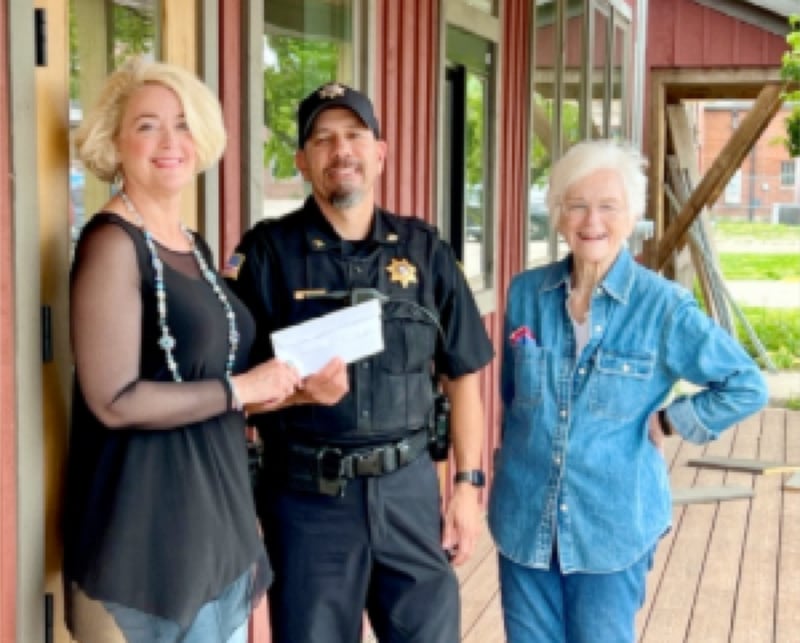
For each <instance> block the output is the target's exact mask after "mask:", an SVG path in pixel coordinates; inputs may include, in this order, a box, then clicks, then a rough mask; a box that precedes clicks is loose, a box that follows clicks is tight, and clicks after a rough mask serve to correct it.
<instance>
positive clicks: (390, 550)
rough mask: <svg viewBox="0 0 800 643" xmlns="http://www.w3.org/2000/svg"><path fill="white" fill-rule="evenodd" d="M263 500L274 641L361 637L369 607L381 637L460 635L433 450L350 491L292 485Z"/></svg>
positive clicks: (344, 642)
mask: <svg viewBox="0 0 800 643" xmlns="http://www.w3.org/2000/svg"><path fill="white" fill-rule="evenodd" d="M260 505H261V506H260V509H261V515H262V521H263V522H264V532H265V537H266V540H267V546H268V548H269V554H270V558H271V560H272V565H273V567H274V568H275V582H274V584H273V586H272V588H271V589H270V594H269V596H270V612H271V618H272V636H273V642H274V643H358V642H359V641H360V640H361V633H362V632H361V630H362V628H361V625H362V615H363V611H364V608H365V607H366V609H367V611H368V614H369V618H370V622H371V624H372V627H373V630H374V632H375V634H376V635H377V637H378V640H379V641H380V642H381V643H400V642H401V641H402V642H403V643H456V642H457V641H458V640H459V622H460V606H459V597H458V583H457V581H456V578H455V575H454V574H453V570H452V568H451V567H450V564H449V563H448V562H447V559H446V557H445V556H444V553H443V552H442V547H441V513H440V504H439V483H438V480H437V477H436V472H435V470H434V467H433V464H432V463H431V460H430V458H429V457H428V456H427V454H424V455H423V456H421V457H420V458H417V460H415V461H414V462H412V463H411V464H409V465H408V466H406V467H404V468H402V469H399V470H397V471H395V472H393V473H391V474H388V475H384V476H381V477H378V478H360V479H356V480H350V481H349V482H348V486H347V491H346V493H345V495H344V497H343V498H332V497H328V496H321V495H313V494H305V493H295V492H284V493H273V494H271V495H270V496H268V497H262V498H261V502H260Z"/></svg>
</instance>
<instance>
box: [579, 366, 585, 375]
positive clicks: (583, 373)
mask: <svg viewBox="0 0 800 643" xmlns="http://www.w3.org/2000/svg"><path fill="white" fill-rule="evenodd" d="M578 375H586V369H585V368H583V366H581V367H580V368H579V369H578Z"/></svg>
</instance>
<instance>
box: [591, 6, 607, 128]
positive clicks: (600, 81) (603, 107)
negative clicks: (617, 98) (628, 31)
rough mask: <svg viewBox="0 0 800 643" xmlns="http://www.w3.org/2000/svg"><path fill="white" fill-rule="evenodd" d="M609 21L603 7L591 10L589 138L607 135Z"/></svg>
mask: <svg viewBox="0 0 800 643" xmlns="http://www.w3.org/2000/svg"><path fill="white" fill-rule="evenodd" d="M610 25H611V21H610V19H609V16H608V11H607V9H606V8H605V7H602V6H598V7H596V8H595V9H594V11H593V12H592V41H591V46H592V52H591V59H590V61H589V65H590V71H589V78H588V83H589V138H606V137H607V136H608V116H609V114H608V104H607V101H606V97H607V95H608V90H609V88H608V83H607V82H606V69H607V68H608V65H607V58H608V52H609V46H608V32H609V27H610Z"/></svg>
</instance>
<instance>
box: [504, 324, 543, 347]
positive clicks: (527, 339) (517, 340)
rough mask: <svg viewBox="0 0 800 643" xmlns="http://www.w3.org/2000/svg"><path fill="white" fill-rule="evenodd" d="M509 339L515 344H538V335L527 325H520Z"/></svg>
mask: <svg viewBox="0 0 800 643" xmlns="http://www.w3.org/2000/svg"><path fill="white" fill-rule="evenodd" d="M508 339H509V340H510V341H511V344H512V345H513V346H520V345H521V346H524V345H526V344H533V345H534V346H535V345H536V335H534V334H533V332H531V329H530V328H528V327H527V326H520V327H519V328H517V329H516V330H515V331H513V332H512V333H511V335H509V337H508Z"/></svg>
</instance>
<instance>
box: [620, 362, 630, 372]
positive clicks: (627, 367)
mask: <svg viewBox="0 0 800 643" xmlns="http://www.w3.org/2000/svg"><path fill="white" fill-rule="evenodd" d="M630 370H631V367H630V366H628V365H627V364H623V365H622V372H623V373H627V372H628V371H630Z"/></svg>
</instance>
